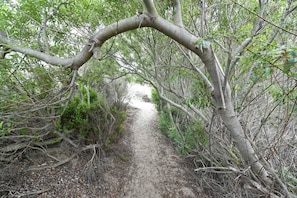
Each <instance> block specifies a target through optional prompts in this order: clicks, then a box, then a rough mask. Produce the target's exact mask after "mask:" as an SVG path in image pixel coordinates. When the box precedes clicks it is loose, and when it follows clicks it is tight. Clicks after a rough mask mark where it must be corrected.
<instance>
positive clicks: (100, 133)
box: [57, 85, 126, 145]
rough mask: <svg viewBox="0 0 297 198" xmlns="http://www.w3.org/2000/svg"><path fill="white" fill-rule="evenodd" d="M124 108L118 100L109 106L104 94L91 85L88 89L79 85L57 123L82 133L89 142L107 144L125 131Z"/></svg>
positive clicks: (63, 127) (76, 132) (64, 128)
mask: <svg viewBox="0 0 297 198" xmlns="http://www.w3.org/2000/svg"><path fill="white" fill-rule="evenodd" d="M89 102H90V103H89ZM124 110H125V106H123V105H121V104H117V103H116V104H114V105H113V107H109V106H108V102H107V99H106V98H105V97H104V95H100V94H99V93H97V92H96V91H95V90H94V89H92V88H89V91H87V90H86V88H85V86H81V85H80V86H79V91H78V93H76V94H75V95H74V97H73V98H72V99H71V101H70V103H69V105H68V106H67V108H66V109H65V111H64V112H63V114H62V116H61V120H60V123H58V125H57V126H60V127H61V129H63V130H65V131H72V132H73V133H74V134H79V135H80V136H82V137H83V138H84V139H85V142H86V143H87V144H89V143H99V144H102V145H105V144H109V143H111V142H114V141H116V139H117V138H118V137H119V136H120V134H121V133H122V131H123V130H122V128H123V127H122V126H121V124H122V122H123V121H124V120H125V119H126V113H125V111H124Z"/></svg>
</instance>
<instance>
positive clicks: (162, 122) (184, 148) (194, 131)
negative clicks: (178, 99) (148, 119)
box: [158, 108, 208, 154]
mask: <svg viewBox="0 0 297 198" xmlns="http://www.w3.org/2000/svg"><path fill="white" fill-rule="evenodd" d="M171 113H172V115H173V116H175V115H177V114H178V113H180V112H178V110H177V109H175V108H173V109H171ZM176 124H179V123H175V124H173V123H171V120H170V115H169V112H167V111H161V112H160V116H159V125H158V126H159V130H160V132H161V133H162V134H163V135H166V136H168V137H169V138H170V139H171V140H172V141H173V143H174V145H175V146H176V148H177V150H178V151H179V152H180V153H182V154H186V153H191V152H192V150H194V149H196V148H197V146H198V142H199V143H200V144H202V145H206V144H207V143H208V139H207V136H206V135H205V134H204V132H203V128H202V127H201V124H200V123H198V122H196V123H192V122H190V123H189V124H188V125H182V126H180V127H179V129H178V128H177V127H176Z"/></svg>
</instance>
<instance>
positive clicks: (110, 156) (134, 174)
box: [0, 85, 207, 198]
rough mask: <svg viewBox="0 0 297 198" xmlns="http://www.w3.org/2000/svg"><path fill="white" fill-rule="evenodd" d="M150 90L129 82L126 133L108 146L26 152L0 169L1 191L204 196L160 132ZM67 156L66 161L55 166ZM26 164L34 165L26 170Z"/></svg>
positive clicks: (5, 194) (188, 165) (10, 193)
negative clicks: (22, 157)
mask: <svg viewBox="0 0 297 198" xmlns="http://www.w3.org/2000/svg"><path fill="white" fill-rule="evenodd" d="M149 96H150V93H149V88H148V87H144V86H139V85H130V86H129V99H130V102H129V108H128V111H127V120H126V121H125V133H124V135H123V137H122V138H121V139H120V140H119V141H118V142H117V143H115V144H112V145H111V146H110V148H109V150H108V151H107V152H103V151H102V149H99V148H95V147H94V148H91V149H88V150H86V151H84V152H81V153H80V154H75V153H76V151H75V150H74V149H72V148H71V147H70V146H69V145H67V144H66V143H65V144H61V145H59V147H54V148H49V149H48V152H47V154H45V153H43V154H42V152H40V151H36V152H30V153H29V154H26V158H25V159H23V161H21V162H19V164H18V165H17V166H15V167H8V168H7V171H2V174H1V176H0V197H30V198H31V197H110V198H117V197H119V198H122V197H129V198H130V197H131V198H137V197H141V198H150V197H151V198H158V197H164V198H167V197H172V198H175V197H176V198H177V197H182V198H187V197H188V198H192V197H193V198H194V197H201V198H203V197H207V196H205V195H203V193H202V190H201V189H200V188H199V185H198V182H197V181H196V180H197V178H196V177H195V176H194V175H193V167H192V166H191V163H190V162H188V161H187V160H185V159H184V158H183V157H182V156H181V155H179V154H178V153H177V152H176V151H175V150H174V148H173V147H172V145H171V144H170V142H169V141H168V140H167V139H166V138H165V137H164V136H162V135H161V134H160V133H159V132H158V128H157V122H158V116H157V111H156V109H155V107H154V105H153V104H152V103H151V102H150V99H149ZM69 157H72V160H70V161H69V162H68V163H66V164H64V165H61V166H57V167H53V165H54V164H56V163H57V161H59V160H62V159H67V158H69ZM53 158H57V159H56V161H55V160H53ZM32 165H33V166H32ZM28 166H30V167H31V169H32V167H35V168H34V169H33V170H31V171H26V170H27V169H28ZM43 167H45V168H43ZM38 169H41V170H38Z"/></svg>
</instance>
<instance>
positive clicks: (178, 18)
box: [173, 0, 184, 28]
mask: <svg viewBox="0 0 297 198" xmlns="http://www.w3.org/2000/svg"><path fill="white" fill-rule="evenodd" d="M181 12H182V11H181V4H180V0H174V2H173V21H174V24H175V25H177V26H179V27H181V28H183V27H184V24H183V18H182V14H181Z"/></svg>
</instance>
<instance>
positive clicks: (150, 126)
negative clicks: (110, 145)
mask: <svg viewBox="0 0 297 198" xmlns="http://www.w3.org/2000/svg"><path fill="white" fill-rule="evenodd" d="M130 91H131V94H132V100H131V105H132V106H133V107H135V108H138V109H139V111H138V112H137V114H136V116H135V119H134V122H133V125H132V127H131V132H132V134H131V138H132V141H131V146H132V150H133V163H132V167H131V168H130V171H129V174H130V175H131V180H130V182H129V183H128V185H127V186H126V188H125V190H124V191H125V192H124V193H125V197H153V198H158V197H202V196H199V195H200V193H199V191H200V190H199V189H198V188H197V186H196V185H195V184H194V183H193V181H191V178H192V177H191V175H189V172H187V170H185V169H184V167H182V164H183V161H182V159H181V158H180V156H178V155H177V154H176V152H175V151H174V149H173V148H172V147H171V145H168V142H167V141H166V140H165V139H164V137H163V136H161V135H160V134H159V132H158V129H157V122H158V120H157V111H156V109H155V106H154V105H153V104H152V103H150V102H146V101H144V100H143V98H145V99H146V97H145V95H146V94H149V91H148V88H145V87H142V88H141V87H138V86H137V85H134V87H133V86H132V87H130Z"/></svg>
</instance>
